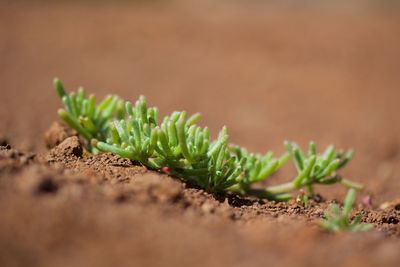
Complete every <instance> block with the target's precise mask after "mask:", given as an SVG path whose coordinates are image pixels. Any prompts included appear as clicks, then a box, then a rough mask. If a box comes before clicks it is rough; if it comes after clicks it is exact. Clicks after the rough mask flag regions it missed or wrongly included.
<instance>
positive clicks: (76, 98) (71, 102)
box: [54, 78, 124, 152]
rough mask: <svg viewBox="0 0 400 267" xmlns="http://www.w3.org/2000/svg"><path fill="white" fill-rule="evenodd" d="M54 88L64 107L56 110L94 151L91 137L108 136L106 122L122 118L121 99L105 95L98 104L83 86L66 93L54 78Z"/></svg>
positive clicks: (101, 137) (103, 137) (100, 137)
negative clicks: (75, 90) (76, 90)
mask: <svg viewBox="0 0 400 267" xmlns="http://www.w3.org/2000/svg"><path fill="white" fill-rule="evenodd" d="M54 88H55V90H56V92H57V94H58V96H59V97H60V98H61V100H62V102H63V103H64V109H60V110H59V111H58V115H59V116H60V118H61V119H62V120H63V121H64V122H65V123H67V124H68V125H69V126H70V127H71V128H72V129H74V130H75V131H76V132H77V133H78V134H79V135H81V136H82V137H83V138H84V139H85V141H86V145H87V147H88V149H89V150H91V151H92V152H96V150H95V149H93V147H92V146H91V139H92V138H96V139H100V140H103V139H105V138H106V137H107V136H108V132H109V127H108V124H109V122H110V120H111V119H112V118H115V117H117V118H121V119H122V118H123V117H124V110H123V101H122V100H121V99H120V98H119V97H118V96H111V95H110V96H107V97H106V98H105V99H104V100H103V101H102V102H101V103H100V104H99V105H96V97H95V96H94V95H90V96H89V97H87V95H86V92H85V90H84V89H83V88H79V90H78V92H77V93H75V92H72V93H70V94H68V93H66V91H65V89H64V86H63V85H62V83H61V81H60V80H59V79H57V78H56V79H54Z"/></svg>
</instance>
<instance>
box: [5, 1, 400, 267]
mask: <svg viewBox="0 0 400 267" xmlns="http://www.w3.org/2000/svg"><path fill="white" fill-rule="evenodd" d="M1 5H2V6H4V7H5V8H0V36H1V37H2V38H1V39H0V58H1V59H2V60H1V61H0V80H1V96H0V121H1V124H0V266H111V265H114V266H266V265H270V266H317V265H318V266H399V265H400V256H399V253H398V252H399V250H400V241H399V240H400V239H399V237H400V224H399V220H400V204H399V202H400V201H399V200H398V199H399V193H398V192H399V189H400V179H399V176H398V173H400V164H399V160H400V153H399V151H400V138H399V136H400V124H399V120H398V114H399V107H398V103H397V102H398V99H400V91H399V90H398V87H399V84H400V75H399V73H400V65H399V62H400V52H399V50H398V47H399V44H400V27H399V25H400V19H399V17H398V16H396V14H397V13H396V11H393V10H392V11H391V12H389V13H388V12H387V11H383V10H382V9H379V10H370V9H368V8H365V9H362V10H361V9H354V10H353V9H352V10H346V11H344V8H343V7H337V8H334V9H325V8H322V7H319V8H315V7H314V8H311V7H309V8H296V9H294V8H285V7H277V6H263V5H261V4H258V5H257V6H256V5H250V6H239V5H233V4H230V5H229V6H228V5H221V6H219V5H211V4H210V5H204V6H203V5H202V6H193V4H190V5H189V4H179V5H178V4H175V5H172V4H171V5H154V6H145V5H133V4H127V3H120V4H117V5H114V6H108V4H101V5H98V6H96V7H93V3H89V4H66V3H63V4H57V5H52V4H49V3H47V4H45V5H28V6H27V5H26V4H25V5H22V4H13V5H11V4H9V5H6V4H0V6H1ZM53 76H59V77H60V78H62V79H63V80H65V83H66V85H67V86H68V87H76V86H77V85H80V84H83V85H86V86H87V88H88V90H89V91H91V92H96V93H98V94H99V95H104V94H105V93H109V92H113V93H118V94H120V95H121V96H123V97H125V98H128V99H135V98H136V97H137V96H138V95H139V94H140V93H143V94H145V95H146V96H147V97H148V98H149V100H150V102H151V103H152V104H154V105H157V106H159V107H160V109H161V110H162V111H163V113H167V112H169V111H171V110H173V109H186V110H188V111H190V112H196V111H200V112H201V113H202V114H203V115H204V124H207V125H210V127H211V129H212V130H213V131H214V132H216V131H217V130H218V128H220V127H221V126H222V125H223V124H227V126H228V127H229V129H230V134H231V139H232V141H233V142H235V143H238V144H241V145H245V146H247V147H249V148H250V149H252V150H254V151H259V152H263V151H265V150H267V149H273V150H276V151H277V152H278V153H279V152H282V151H283V148H282V141H283V140H284V139H292V140H296V141H299V143H300V144H302V145H305V144H306V143H307V141H308V140H310V139H313V140H315V141H316V142H317V144H320V145H321V146H325V145H327V144H328V143H330V142H333V143H335V144H337V145H338V146H340V147H344V148H349V147H353V148H354V149H355V150H356V157H355V158H354V160H353V162H352V163H351V164H350V165H349V167H348V169H347V170H346V171H345V172H344V173H345V174H346V176H348V177H350V178H352V179H354V180H356V181H360V182H362V183H364V184H365V186H366V190H365V191H364V192H363V195H361V196H360V198H359V199H360V200H361V198H363V199H364V198H365V197H371V203H369V202H368V203H365V202H366V201H359V204H358V207H357V208H356V210H358V211H360V212H362V213H363V220H364V221H366V222H370V223H373V224H374V225H375V229H374V230H373V231H371V232H368V233H359V234H336V235H333V234H328V233H326V232H324V231H322V230H321V229H320V228H319V227H318V226H317V225H316V221H318V220H319V219H320V218H321V217H322V214H323V211H324V210H325V209H326V207H327V206H328V205H329V203H331V202H332V201H334V200H335V199H342V197H343V196H344V193H345V191H344V190H343V189H341V188H339V187H336V186H333V187H329V188H326V187H325V188H322V187H321V188H319V192H320V193H321V194H322V196H323V197H324V199H326V201H322V202H320V203H317V202H315V201H313V202H312V206H311V208H309V209H305V208H303V207H302V206H300V205H298V204H297V203H295V202H289V203H275V202H268V201H267V202H264V201H256V200H252V199H245V198H241V197H238V196H234V195H210V194H208V193H206V192H203V191H202V190H199V189H196V188H192V187H189V186H187V185H185V184H184V183H182V182H181V181H178V180H175V179H173V178H171V177H169V176H167V175H165V174H161V173H156V172H151V171H148V170H146V169H145V168H144V167H141V166H138V165H136V164H134V163H132V162H130V161H127V160H124V159H121V158H118V157H117V156H113V155H110V154H102V155H97V156H93V155H89V154H88V153H87V152H85V150H84V149H83V148H82V146H81V144H80V142H79V139H78V138H77V137H76V136H73V133H72V132H71V131H69V130H68V129H65V128H64V127H63V126H61V125H60V124H57V123H56V124H52V122H53V121H54V120H55V119H56V110H57V107H59V106H60V103H59V101H58V99H57V98H56V96H55V93H54V92H53V91H52V90H51V84H50V82H51V79H52V77H53ZM78 83H79V84H78ZM92 88H99V89H100V90H97V91H96V90H92ZM106 88H111V89H110V90H106ZM221 107H222V108H223V109H221ZM50 125H52V126H51V127H50ZM48 128H51V130H50V131H47V129H48ZM44 135H45V136H46V138H43V136H44ZM46 146H47V148H46ZM292 175H293V170H292V169H290V168H288V169H285V170H283V171H282V172H280V173H278V175H276V176H274V177H272V178H271V181H270V183H276V182H279V181H283V180H288V178H287V177H291V176H292ZM396 199H397V200H396ZM363 202H364V205H363V204H362V203H363ZM382 203H385V205H386V209H385V210H382V209H380V208H379V207H380V206H381V204H382ZM368 206H371V207H368ZM356 210H355V211H354V212H356Z"/></svg>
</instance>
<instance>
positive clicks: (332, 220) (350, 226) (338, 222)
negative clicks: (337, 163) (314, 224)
mask: <svg viewBox="0 0 400 267" xmlns="http://www.w3.org/2000/svg"><path fill="white" fill-rule="evenodd" d="M356 196H357V193H356V190H354V189H350V190H349V191H348V192H347V196H346V199H345V201H344V206H343V209H342V210H340V208H339V206H338V205H337V204H332V205H331V206H330V207H329V210H328V211H326V212H325V215H324V217H325V219H324V220H321V221H320V222H319V225H320V226H321V227H322V228H324V229H325V230H327V231H331V232H364V231H368V230H371V229H372V228H373V227H374V226H373V224H369V223H361V219H362V215H361V214H357V215H356V216H355V217H354V218H353V219H351V209H352V207H353V203H354V201H355V199H356Z"/></svg>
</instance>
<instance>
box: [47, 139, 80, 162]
mask: <svg viewBox="0 0 400 267" xmlns="http://www.w3.org/2000/svg"><path fill="white" fill-rule="evenodd" d="M82 154H83V148H82V144H81V143H80V142H79V138H78V137H77V136H71V137H68V138H67V139H65V140H64V141H62V142H61V144H59V145H58V146H56V147H54V148H53V149H52V150H51V151H50V155H52V156H61V157H65V156H76V157H82Z"/></svg>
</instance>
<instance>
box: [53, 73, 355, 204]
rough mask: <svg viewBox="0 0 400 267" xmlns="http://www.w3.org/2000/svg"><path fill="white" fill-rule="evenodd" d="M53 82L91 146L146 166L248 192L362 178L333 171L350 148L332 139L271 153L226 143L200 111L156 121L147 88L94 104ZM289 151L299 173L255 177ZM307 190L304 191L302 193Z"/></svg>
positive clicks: (208, 186)
mask: <svg viewBox="0 0 400 267" xmlns="http://www.w3.org/2000/svg"><path fill="white" fill-rule="evenodd" d="M54 86H55V89H56V91H57V93H58V95H59V96H60V98H61V99H62V101H63V103H64V106H65V109H61V110H59V115H60V117H61V118H62V119H63V120H64V121H65V122H66V123H67V124H68V125H69V126H70V127H71V128H73V129H75V130H76V131H77V132H78V134H80V135H81V136H82V137H83V138H84V139H85V140H86V147H87V149H88V150H90V151H91V152H92V153H96V152H98V151H104V152H111V153H114V154H118V155H119V156H121V157H123V158H128V159H130V160H132V161H137V162H140V163H141V164H143V165H144V166H146V167H148V168H150V169H153V170H157V171H164V172H166V173H168V174H171V175H172V176H174V177H177V178H179V179H181V180H183V181H186V182H190V183H192V184H194V185H196V186H198V187H200V188H203V189H205V190H206V191H208V192H226V191H233V192H236V193H239V194H242V195H245V196H255V197H258V198H267V199H273V200H280V201H284V200H288V199H291V198H292V197H293V196H292V195H291V194H290V193H291V192H292V191H295V190H298V189H301V188H303V187H306V188H307V189H308V191H309V192H308V193H309V195H311V194H312V193H313V185H314V184H332V183H336V182H341V183H342V184H344V185H346V186H349V187H354V188H357V189H359V188H360V187H361V185H359V184H356V183H354V182H351V181H349V180H346V179H343V178H342V177H340V176H339V175H338V174H337V173H336V171H337V170H338V169H340V168H342V167H343V166H344V165H346V163H347V162H348V161H349V160H350V158H351V152H349V153H347V154H344V153H342V152H339V153H337V152H336V151H335V150H334V149H333V147H329V148H328V149H327V150H326V151H325V153H323V154H322V155H317V154H316V151H315V145H314V144H313V143H311V144H310V152H309V154H308V156H305V154H304V153H303V152H302V151H301V149H300V148H298V146H297V145H296V144H294V143H287V144H286V147H287V149H288V153H287V154H285V155H283V156H281V157H279V158H274V156H273V153H272V152H268V153H266V154H264V155H261V154H254V153H251V152H248V151H247V150H246V149H245V148H242V147H239V146H233V145H230V144H229V142H228V130H227V129H226V127H224V128H223V129H222V130H221V131H220V134H219V136H218V138H217V139H216V140H215V141H212V140H211V138H210V132H209V130H208V128H207V127H205V128H202V127H199V126H197V125H196V123H197V121H198V120H199V119H200V115H199V114H194V115H193V116H191V117H189V118H188V117H187V114H186V112H185V111H181V112H177V111H175V112H173V113H172V114H171V115H170V116H166V117H164V119H163V120H162V123H161V124H159V122H158V109H157V108H155V107H150V108H149V107H148V105H147V101H146V99H145V97H144V96H141V97H140V98H139V100H138V101H137V102H136V104H135V106H133V105H132V104H131V103H130V102H124V101H123V100H122V99H120V98H119V97H118V96H108V97H106V98H105V99H104V100H103V101H102V102H101V103H100V104H99V105H96V98H95V97H94V96H93V95H92V96H90V97H86V93H85V91H84V90H83V89H79V91H78V93H70V94H67V93H66V92H65V90H64V87H63V85H62V84H61V82H60V81H59V80H58V79H55V80H54ZM290 158H293V159H294V161H295V163H296V167H297V169H298V172H299V173H298V175H297V177H295V178H294V180H293V181H292V182H289V183H284V184H281V185H275V186H269V187H266V188H254V187H253V185H254V184H256V183H259V182H262V181H265V180H266V179H267V178H268V177H270V176H271V175H272V174H273V173H275V172H276V171H278V170H279V169H280V168H281V167H282V166H283V165H284V164H285V163H286V162H287V161H288V160H289V159H290ZM307 197H308V196H307Z"/></svg>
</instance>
